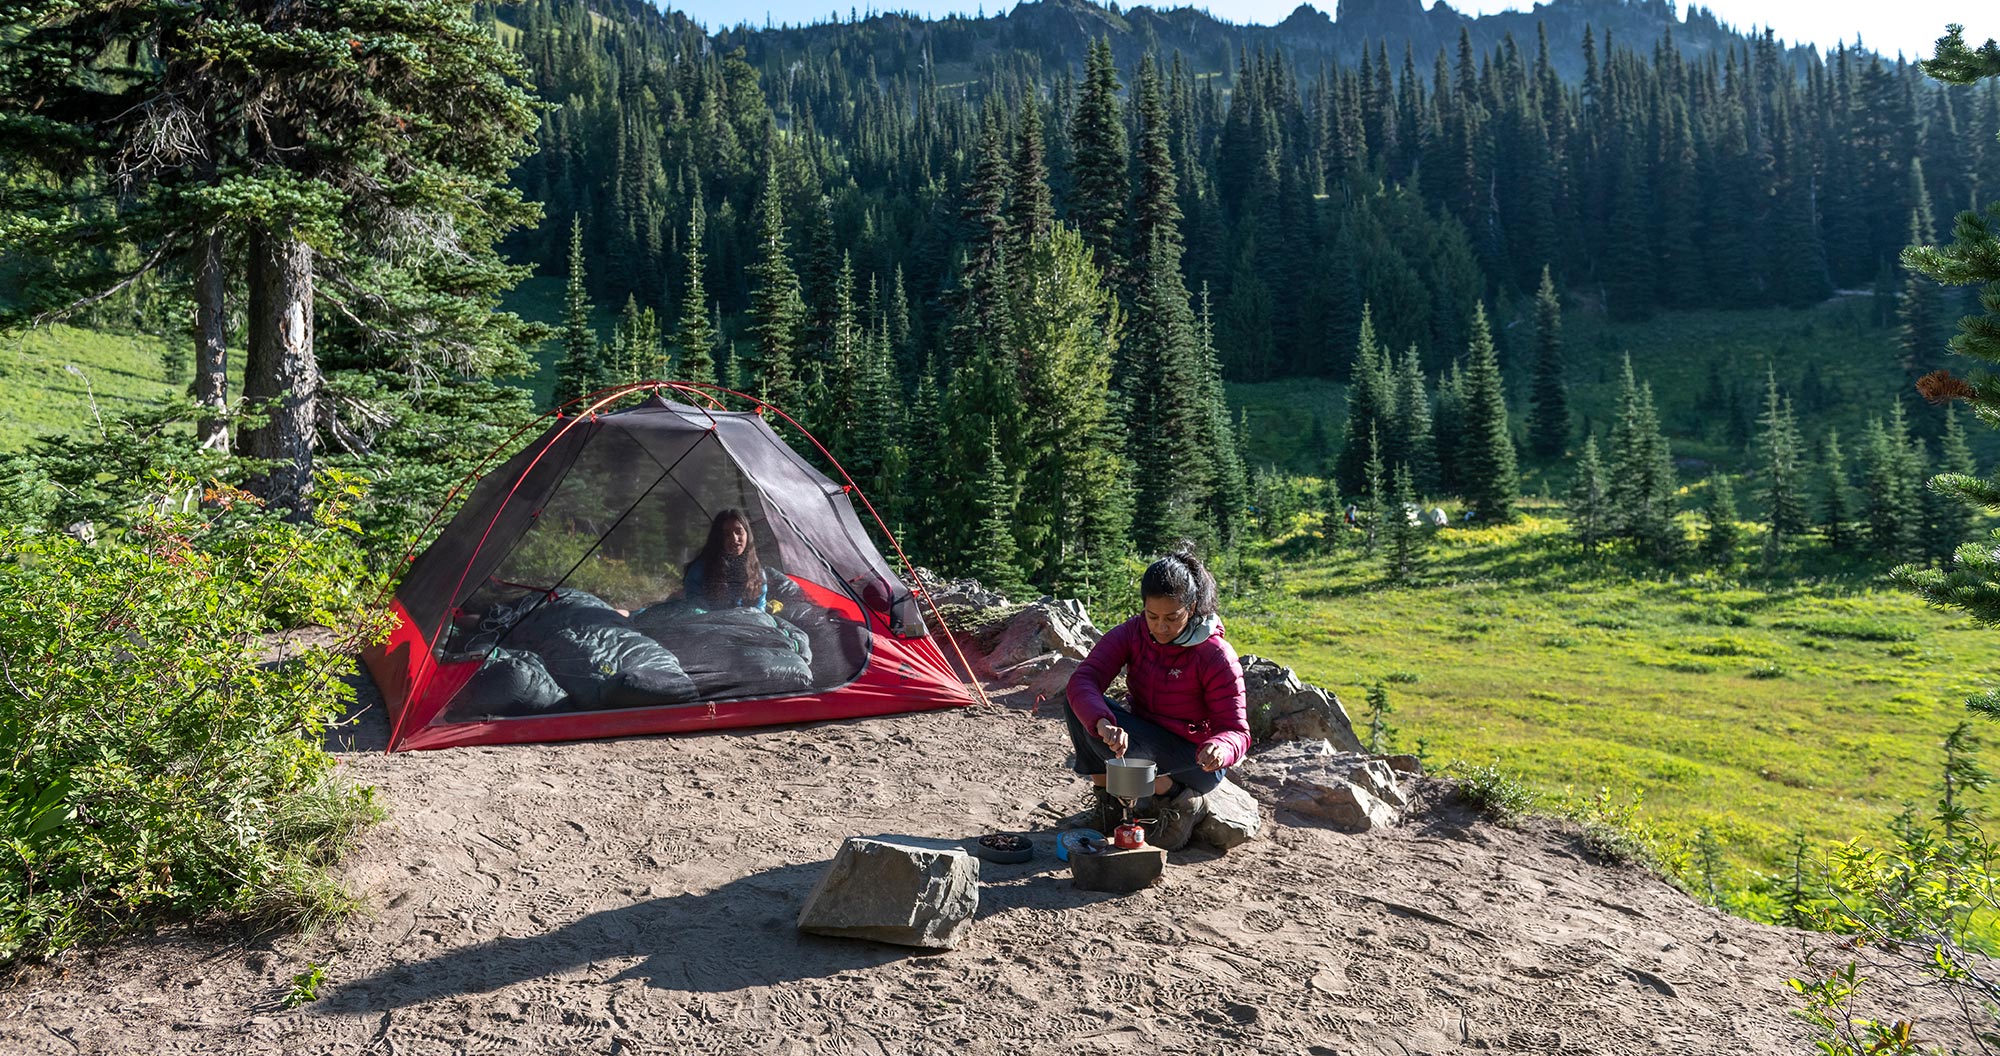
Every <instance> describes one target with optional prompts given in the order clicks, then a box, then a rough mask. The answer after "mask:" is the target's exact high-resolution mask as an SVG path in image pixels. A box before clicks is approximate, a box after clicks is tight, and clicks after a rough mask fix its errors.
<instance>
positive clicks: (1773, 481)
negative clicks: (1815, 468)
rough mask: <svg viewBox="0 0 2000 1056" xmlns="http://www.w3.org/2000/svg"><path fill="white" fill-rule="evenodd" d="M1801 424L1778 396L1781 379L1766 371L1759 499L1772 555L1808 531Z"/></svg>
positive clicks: (1760, 420)
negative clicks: (1768, 530)
mask: <svg viewBox="0 0 2000 1056" xmlns="http://www.w3.org/2000/svg"><path fill="white" fill-rule="evenodd" d="M1800 447H1801V441H1800V439H1799V427H1798V421H1797V419H1796V418H1794V417H1793V415H1792V401H1791V398H1790V397H1785V396H1780V395H1779V393H1778V375H1777V372H1776V371H1775V370H1767V371H1766V373H1765V386H1764V413H1763V415H1762V416H1761V417H1759V418H1758V419H1757V462H1758V465H1757V468H1758V471H1759V472H1760V473H1761V474H1762V477H1763V480H1762V482H1761V484H1760V488H1759V495H1758V497H1759V498H1761V499H1762V500H1763V502H1764V510H1765V515H1766V517H1767V519H1768V523H1769V524H1770V527H1771V530H1770V533H1769V534H1768V535H1766V536H1765V545H1766V547H1767V548H1768V549H1769V550H1770V551H1771V552H1773V553H1776V552H1778V551H1781V550H1783V549H1784V547H1785V544H1786V543H1787V542H1788V541H1790V540H1791V539H1793V538H1795V537H1797V536H1799V535H1801V534H1804V532H1805V530H1806V524H1807V517H1806V499H1805V467H1804V466H1803V465H1801V462H1800V459H1801V451H1800Z"/></svg>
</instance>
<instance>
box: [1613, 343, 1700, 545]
mask: <svg viewBox="0 0 2000 1056" xmlns="http://www.w3.org/2000/svg"><path fill="white" fill-rule="evenodd" d="M1679 490H1680V486H1679V481H1678V479H1677V477H1676V474H1675V472H1674V461H1673V451H1672V449H1671V448H1670V447H1669V446H1668V444H1667V439H1666V437H1665V436H1663V435H1661V433H1660V416H1659V412H1658V411H1656V410H1655V409H1654V407H1653V387H1652V386H1651V385H1650V384H1648V385H1640V384H1639V383H1638V381H1637V379H1636V378H1634V377H1633V374H1632V357H1630V356H1626V357H1625V369H1624V373H1623V374H1622V375H1621V376H1620V378H1619V393H1618V421H1617V422H1616V423H1614V424H1613V425H1612V428H1611V466H1610V479H1609V480H1608V482H1607V484H1606V494H1607V495H1608V497H1609V498H1610V502H1611V525H1612V530H1613V532H1614V533H1615V534H1616V535H1618V536H1619V537H1621V538H1625V539H1629V540H1631V541H1632V544H1633V547H1634V549H1635V550H1637V551H1638V553H1639V554H1641V555H1642V556H1644V557H1646V558H1648V559H1650V560H1653V561H1658V562H1666V561H1672V560H1673V559H1674V558H1676V557H1678V556H1679V554H1680V552H1681V549H1682V547H1683V545H1684V540H1683V536H1682V534H1681V530H1680V525H1679V523H1678V522H1677V521H1676V519H1675V518H1676V515H1677V513H1678V512H1679V511H1678V509H1677V507H1678V500H1677V499H1676V497H1675V496H1676V493H1677V492H1678V491H1679Z"/></svg>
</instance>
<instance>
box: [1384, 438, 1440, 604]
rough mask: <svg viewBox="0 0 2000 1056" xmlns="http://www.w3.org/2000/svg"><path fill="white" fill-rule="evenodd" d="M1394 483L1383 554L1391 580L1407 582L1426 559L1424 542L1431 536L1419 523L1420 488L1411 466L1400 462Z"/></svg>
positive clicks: (1428, 540) (1385, 567)
mask: <svg viewBox="0 0 2000 1056" xmlns="http://www.w3.org/2000/svg"><path fill="white" fill-rule="evenodd" d="M1395 481H1396V483H1395V486H1394V488H1393V489H1392V492H1391V495H1392V497H1391V499H1390V501H1389V510H1388V517H1389V520H1388V522H1387V524H1386V531H1387V548H1386V550H1385V552H1384V554H1383V563H1384V569H1385V571H1387V572H1388V575H1389V582H1391V583H1407V582H1409V581H1410V579H1411V578H1413V577H1414V576H1415V575H1416V574H1417V570H1418V568H1419V567H1420V566H1421V565H1422V562H1423V551H1424V549H1425V544H1427V543H1429V542H1430V537H1429V536H1428V535H1426V534H1425V529H1424V527H1423V525H1422V524H1421V523H1420V521H1421V515H1420V514H1419V513H1418V512H1417V511H1418V509H1419V507H1418V506H1417V489H1416V485H1414V484H1412V483H1410V468H1409V467H1408V466H1397V467H1396V473H1395Z"/></svg>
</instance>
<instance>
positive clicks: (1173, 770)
mask: <svg viewBox="0 0 2000 1056" xmlns="http://www.w3.org/2000/svg"><path fill="white" fill-rule="evenodd" d="M1106 703H1108V704H1110V705H1111V721H1113V722H1115V723H1117V724H1118V725H1119V727H1120V728H1122V729H1123V730H1124V731H1125V740H1126V745H1125V757H1126V758H1128V759H1151V760H1152V761H1153V766H1154V768H1155V769H1156V770H1157V772H1158V773H1159V775H1160V776H1161V777H1171V778H1173V779H1174V780H1176V781H1178V782H1180V783H1181V784H1183V785H1186V786H1187V787H1189V788H1192V789H1194V790H1195V793H1196V794H1197V795H1207V794H1208V793H1210V792H1213V791H1215V786H1217V785H1219V784H1221V783H1222V777H1223V774H1224V771H1222V770H1216V771H1213V772H1210V771H1207V770H1203V769H1202V768H1201V764H1200V763H1199V762H1196V761H1195V752H1196V751H1197V750H1199V749H1200V747H1201V746H1200V745H1197V744H1192V743H1190V742H1188V741H1187V740H1186V739H1184V738H1181V737H1176V736H1174V735H1173V734H1172V733H1169V732H1168V731H1167V730H1166V729H1165V728H1164V727H1162V726H1161V725H1160V724H1158V723H1156V722H1153V721H1152V720H1150V719H1142V718H1140V717H1139V716H1137V715H1134V714H1132V713H1131V712H1129V711H1127V710H1125V709H1124V708H1123V707H1120V706H1119V705H1118V703H1117V702H1116V701H1107V702H1106ZM1063 718H1065V719H1067V720H1068V721H1069V742H1070V745H1071V746H1072V747H1074V748H1075V749H1076V772H1077V773H1079V774H1084V775H1090V774H1101V773H1103V772H1104V761H1105V760H1106V759H1110V758H1113V756H1112V754H1111V749H1110V747H1109V746H1107V745H1106V744H1105V743H1104V740H1103V739H1102V738H1100V737H1098V736H1097V731H1095V730H1086V729H1084V728H1083V720H1082V719H1079V718H1077V717H1076V710H1075V709H1074V708H1071V707H1070V706H1069V702H1068V701H1064V702H1063Z"/></svg>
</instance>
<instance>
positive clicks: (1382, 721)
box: [1368, 682, 1396, 755]
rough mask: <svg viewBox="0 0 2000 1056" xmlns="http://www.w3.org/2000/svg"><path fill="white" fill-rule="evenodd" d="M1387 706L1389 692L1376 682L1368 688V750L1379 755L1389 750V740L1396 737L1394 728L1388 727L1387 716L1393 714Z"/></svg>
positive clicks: (1393, 710)
mask: <svg viewBox="0 0 2000 1056" xmlns="http://www.w3.org/2000/svg"><path fill="white" fill-rule="evenodd" d="M1395 710H1396V709H1395V708H1394V707H1392V706H1391V705H1390V704H1389V690H1388V688H1387V687H1385V686H1383V685H1382V683H1380V682H1377V683H1375V684H1374V685H1372V686H1369V687H1368V750H1369V752H1371V753H1373V754H1375V755H1381V754H1383V753H1385V752H1387V751H1388V750H1389V742H1390V740H1391V739H1392V738H1393V737H1395V736H1396V728H1395V727H1394V726H1391V725H1389V716H1390V715H1391V714H1393V713H1394V712H1395Z"/></svg>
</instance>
